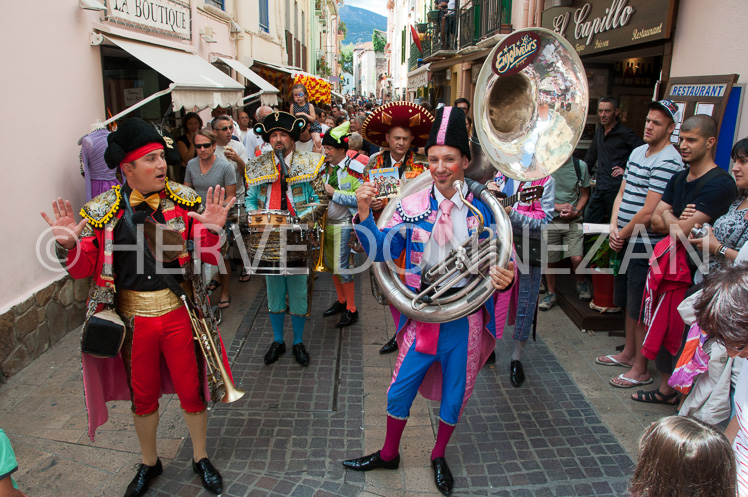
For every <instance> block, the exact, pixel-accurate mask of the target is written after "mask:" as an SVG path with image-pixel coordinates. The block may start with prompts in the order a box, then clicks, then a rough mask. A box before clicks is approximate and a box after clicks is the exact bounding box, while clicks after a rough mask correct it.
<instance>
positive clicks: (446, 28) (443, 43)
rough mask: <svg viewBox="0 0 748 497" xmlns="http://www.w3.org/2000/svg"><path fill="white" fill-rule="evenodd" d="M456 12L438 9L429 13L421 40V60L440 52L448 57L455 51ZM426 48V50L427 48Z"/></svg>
mask: <svg viewBox="0 0 748 497" xmlns="http://www.w3.org/2000/svg"><path fill="white" fill-rule="evenodd" d="M456 16H457V12H456V11H455V10H454V9H439V10H436V11H431V12H430V13H429V23H428V28H427V30H426V36H425V37H424V40H423V58H424V59H426V58H427V57H431V56H432V55H437V54H439V53H440V52H441V53H442V54H443V55H448V54H449V52H454V51H456V50H457V46H458V43H457V17H456ZM427 46H428V48H427Z"/></svg>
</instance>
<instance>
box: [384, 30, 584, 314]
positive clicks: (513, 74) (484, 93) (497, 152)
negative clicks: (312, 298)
mask: <svg viewBox="0 0 748 497" xmlns="http://www.w3.org/2000/svg"><path fill="white" fill-rule="evenodd" d="M588 95H589V90H588V86H587V77H586V74H585V71H584V67H583V66H582V61H581V60H580V59H579V56H578V55H577V53H576V51H575V50H574V48H573V47H572V46H571V44H569V42H567V41H566V40H565V39H564V38H562V37H561V36H559V35H557V34H556V33H554V32H553V31H550V30H548V29H543V28H529V29H522V30H518V31H515V32H514V33H512V34H511V35H509V36H507V37H506V38H505V39H504V40H503V41H502V42H501V43H499V44H498V45H497V46H496V47H494V49H493V50H491V52H490V53H489V55H488V57H487V58H486V61H485V63H484V64H483V67H482V68H481V71H480V74H479V76H478V82H477V85H476V89H475V97H474V105H473V108H474V122H475V129H476V135H474V136H473V138H472V139H471V155H472V161H471V163H470V165H469V167H468V169H467V171H466V173H465V177H466V182H467V183H468V187H469V189H470V191H471V192H472V193H473V195H474V196H475V198H479V199H481V201H483V202H484V203H485V204H486V205H487V206H488V207H489V208H490V210H491V212H492V214H493V217H494V223H495V224H494V225H493V226H481V228H482V229H478V230H476V231H475V232H474V233H473V234H472V235H471V237H470V238H469V239H468V240H467V241H466V242H465V243H464V244H463V245H462V246H461V247H458V248H456V249H454V250H453V251H452V252H451V253H450V254H449V255H448V256H447V257H446V258H445V259H444V260H443V261H441V263H440V264H438V265H437V266H434V268H431V272H432V277H429V275H423V281H422V290H421V291H420V292H419V293H418V294H416V293H415V292H412V291H411V290H410V289H408V287H406V286H405V284H404V283H403V282H402V281H401V279H400V277H399V275H398V274H397V273H398V272H400V271H398V268H396V267H395V265H394V262H379V263H375V264H374V266H373V268H372V271H373V272H374V276H375V278H376V280H377V283H378V284H379V287H380V289H381V290H382V293H383V294H384V295H385V296H386V298H387V300H388V301H389V302H390V303H391V304H392V305H394V306H395V307H396V308H397V309H398V310H399V311H400V312H401V313H402V314H404V315H406V316H408V317H409V318H413V319H416V320H418V321H421V322H428V323H443V322H448V321H453V320H455V319H459V318H461V317H464V316H467V315H470V314H472V313H473V312H475V311H477V310H478V309H479V308H480V307H481V306H482V305H483V304H484V303H485V302H486V300H488V298H489V297H490V296H491V294H493V293H494V289H493V285H492V284H491V279H490V277H488V274H487V270H488V267H489V266H490V265H493V264H499V265H502V266H506V264H507V263H508V262H509V260H510V257H511V251H512V242H513V240H512V228H511V223H510V222H509V217H508V216H507V214H506V212H505V211H504V209H503V207H502V206H501V203H500V202H499V201H498V199H496V198H495V197H494V196H493V195H492V194H491V193H490V192H489V191H488V190H487V189H486V188H485V187H484V184H485V183H486V182H488V181H490V180H492V179H493V178H494V177H495V176H496V172H497V171H499V172H501V173H503V174H504V175H505V176H507V177H510V178H513V179H515V180H519V181H528V182H529V181H534V180H538V179H541V178H544V177H546V176H548V175H550V174H551V173H553V172H554V171H555V170H557V169H558V168H560V167H561V166H562V165H564V164H565V163H566V161H567V160H569V158H570V157H571V154H572V152H573V151H574V148H575V147H576V145H577V143H578V141H579V139H580V137H581V135H582V130H583V129H584V125H585V121H586V117H587V109H588ZM431 182H432V180H431V177H430V175H426V174H422V175H420V176H419V177H417V178H416V179H414V180H411V181H410V182H409V183H408V184H407V185H406V186H405V187H404V188H403V191H402V193H401V196H400V198H402V197H404V196H407V195H410V194H413V193H415V192H417V191H419V190H422V189H424V188H428V187H429V186H430V185H431ZM458 191H459V188H458ZM397 204H398V201H397V199H396V201H394V202H390V203H389V204H388V205H387V207H385V209H384V211H383V212H382V215H381V217H380V218H379V222H378V227H379V228H380V229H382V228H384V227H386V226H387V224H388V223H389V222H390V220H391V219H392V216H393V214H394V213H395V211H396V208H397ZM466 204H467V205H468V207H472V206H471V205H470V204H469V203H466ZM481 224H482V223H481ZM482 230H488V232H489V235H490V240H485V239H484V240H480V238H481V231H482ZM483 238H485V235H484V237H483ZM444 274H448V275H450V276H449V278H448V279H447V280H446V281H447V285H444V281H445V280H444V278H440V277H439V276H438V275H444ZM465 278H467V280H468V283H467V285H466V286H465V287H462V288H461V289H456V290H455V291H452V292H449V291H446V290H448V288H449V286H450V283H454V282H457V281H461V280H464V279H465Z"/></svg>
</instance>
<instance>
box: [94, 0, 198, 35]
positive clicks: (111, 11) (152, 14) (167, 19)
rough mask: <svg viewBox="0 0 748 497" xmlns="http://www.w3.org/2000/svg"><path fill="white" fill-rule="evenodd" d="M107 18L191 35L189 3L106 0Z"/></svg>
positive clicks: (166, 0)
mask: <svg viewBox="0 0 748 497" xmlns="http://www.w3.org/2000/svg"><path fill="white" fill-rule="evenodd" d="M107 7H108V12H107V19H108V20H110V21H115V22H124V23H125V24H135V25H138V26H144V27H147V28H151V29H154V30H157V31H162V32H166V33H170V34H173V35H175V36H178V37H180V38H187V39H189V38H191V37H192V33H191V31H192V27H191V26H192V22H191V18H190V16H191V11H190V7H189V5H185V4H183V3H181V2H177V1H175V0H107Z"/></svg>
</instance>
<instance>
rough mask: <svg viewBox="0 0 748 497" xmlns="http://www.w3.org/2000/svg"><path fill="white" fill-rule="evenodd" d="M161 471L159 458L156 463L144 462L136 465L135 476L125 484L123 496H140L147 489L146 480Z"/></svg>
mask: <svg viewBox="0 0 748 497" xmlns="http://www.w3.org/2000/svg"><path fill="white" fill-rule="evenodd" d="M163 471H164V467H163V466H162V465H161V459H157V460H156V464H154V465H153V466H147V465H145V464H141V465H140V466H138V472H137V473H136V474H135V478H133V479H132V481H131V482H130V484H129V485H128V486H127V490H125V497H140V496H141V495H145V493H146V492H147V491H148V482H149V481H151V480H152V479H154V478H156V477H157V476H158V475H160V474H161V473H163Z"/></svg>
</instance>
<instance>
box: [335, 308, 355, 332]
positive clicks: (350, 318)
mask: <svg viewBox="0 0 748 497" xmlns="http://www.w3.org/2000/svg"><path fill="white" fill-rule="evenodd" d="M356 321H358V311H355V312H351V311H349V310H346V311H345V314H343V317H342V318H340V321H338V322H337V323H335V327H336V328H345V327H347V326H351V325H352V324H353V323H355V322H356Z"/></svg>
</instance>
